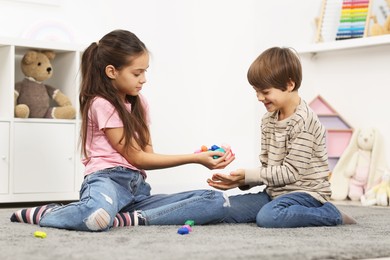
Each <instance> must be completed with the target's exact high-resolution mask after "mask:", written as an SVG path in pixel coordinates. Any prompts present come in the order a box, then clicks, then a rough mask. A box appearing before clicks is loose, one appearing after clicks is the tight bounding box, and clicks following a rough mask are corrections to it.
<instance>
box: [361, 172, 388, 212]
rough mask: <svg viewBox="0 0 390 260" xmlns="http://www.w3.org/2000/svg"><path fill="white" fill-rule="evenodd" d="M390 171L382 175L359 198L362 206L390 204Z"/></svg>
mask: <svg viewBox="0 0 390 260" xmlns="http://www.w3.org/2000/svg"><path fill="white" fill-rule="evenodd" d="M389 199H390V171H389V170H387V171H385V173H384V174H383V176H382V181H381V182H380V183H379V184H377V185H375V186H374V187H372V188H371V189H369V190H368V191H367V192H366V193H365V194H364V195H363V196H362V197H361V198H360V201H361V202H362V205H363V206H373V205H379V206H388V205H389V204H390V201H389Z"/></svg>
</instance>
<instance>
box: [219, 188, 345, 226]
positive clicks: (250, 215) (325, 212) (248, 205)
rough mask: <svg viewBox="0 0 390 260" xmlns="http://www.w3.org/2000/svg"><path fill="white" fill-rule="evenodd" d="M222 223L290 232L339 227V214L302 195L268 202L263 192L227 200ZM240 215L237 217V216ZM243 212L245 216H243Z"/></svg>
mask: <svg viewBox="0 0 390 260" xmlns="http://www.w3.org/2000/svg"><path fill="white" fill-rule="evenodd" d="M229 199H230V205H231V207H230V208H229V209H228V211H229V213H228V216H227V217H226V218H225V220H224V222H227V223H247V222H254V220H256V224H257V225H258V226H259V227H268V228H294V227H313V226H336V225H340V224H342V216H341V213H340V211H339V210H338V209H337V208H336V207H335V206H334V205H333V204H332V203H330V202H326V203H324V204H323V203H321V202H319V201H318V200H316V199H315V198H313V197H312V196H311V195H309V194H307V193H304V192H292V193H289V194H285V195H281V196H278V197H277V198H275V199H273V200H271V198H270V197H269V196H268V194H267V193H266V192H260V193H258V194H244V195H237V196H231V197H229ZM240 212H241V214H240ZM244 212H245V214H244Z"/></svg>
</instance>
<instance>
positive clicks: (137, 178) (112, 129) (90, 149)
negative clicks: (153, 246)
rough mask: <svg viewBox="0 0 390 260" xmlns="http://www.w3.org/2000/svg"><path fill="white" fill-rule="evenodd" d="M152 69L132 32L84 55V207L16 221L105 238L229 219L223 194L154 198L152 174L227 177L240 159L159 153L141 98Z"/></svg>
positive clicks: (28, 213) (53, 209)
mask: <svg viewBox="0 0 390 260" xmlns="http://www.w3.org/2000/svg"><path fill="white" fill-rule="evenodd" d="M148 67H149V53H148V50H147V48H146V47H145V45H144V43H143V42H141V41H140V40H139V39H138V38H137V36H136V35H134V34H133V33H131V32H129V31H125V30H115V31H112V32H110V33H108V34H107V35H105V36H104V37H103V38H102V39H101V40H100V41H99V42H97V43H92V44H91V45H90V46H89V47H88V48H87V49H86V50H85V52H84V53H83V56H82V63H81V72H82V82H81V91H80V97H79V101H80V109H81V116H82V128H81V138H82V152H83V155H84V159H83V164H84V165H85V173H84V175H85V177H84V182H83V184H82V186H81V190H80V201H78V202H74V203H70V204H68V205H65V206H61V205H58V204H49V205H44V206H41V207H35V208H30V209H23V210H19V211H17V212H15V213H14V214H13V215H12V217H11V221H13V222H26V223H31V224H39V225H40V226H42V227H56V228H63V229H72V230H82V231H105V230H108V229H109V228H111V227H115V226H128V225H173V224H176V225H180V224H183V223H184V222H185V221H186V220H188V219H192V220H194V221H195V223H197V224H209V223H217V222H220V221H221V220H222V219H223V218H224V216H225V214H226V212H227V209H226V208H227V207H228V206H229V203H228V200H227V198H225V196H224V195H223V193H221V192H216V191H211V190H198V191H190V192H183V193H178V194H172V195H150V189H151V188H150V186H149V184H148V183H146V182H145V179H146V172H145V170H152V169H160V168H167V167H175V166H179V165H183V164H189V163H198V164H201V165H203V166H205V167H207V168H209V169H222V168H224V167H226V166H227V165H228V164H229V163H231V162H232V161H233V160H234V155H231V154H230V153H229V151H228V152H226V153H221V152H217V151H209V152H204V153H195V154H186V155H162V154H156V153H154V152H153V146H152V142H151V136H150V132H149V128H148V123H149V117H148V105H147V102H146V101H145V99H144V98H143V96H142V95H141V94H140V91H141V90H142V86H143V84H144V83H145V82H146V78H145V73H146V70H147V68H148ZM213 156H217V157H219V158H217V159H214V158H213ZM228 156H229V157H228Z"/></svg>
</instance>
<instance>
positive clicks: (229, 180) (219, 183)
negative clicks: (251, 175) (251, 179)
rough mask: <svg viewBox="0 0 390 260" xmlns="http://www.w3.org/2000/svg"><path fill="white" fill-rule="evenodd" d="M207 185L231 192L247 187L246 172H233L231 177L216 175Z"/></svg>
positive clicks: (240, 170) (241, 170) (208, 180)
mask: <svg viewBox="0 0 390 260" xmlns="http://www.w3.org/2000/svg"><path fill="white" fill-rule="evenodd" d="M207 183H208V184H209V185H210V186H211V187H214V188H216V189H219V190H229V189H234V188H237V187H240V186H244V185H245V171H244V170H243V169H239V170H236V171H233V172H231V173H230V174H229V175H226V174H222V173H215V174H213V176H212V177H211V179H207Z"/></svg>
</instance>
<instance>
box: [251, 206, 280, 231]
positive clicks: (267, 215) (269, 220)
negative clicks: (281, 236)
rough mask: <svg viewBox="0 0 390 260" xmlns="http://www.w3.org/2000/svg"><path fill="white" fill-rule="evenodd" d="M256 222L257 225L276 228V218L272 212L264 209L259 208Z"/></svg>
mask: <svg viewBox="0 0 390 260" xmlns="http://www.w3.org/2000/svg"><path fill="white" fill-rule="evenodd" d="M256 224H257V226H258V227H264V228H278V227H280V226H279V225H278V220H277V218H276V217H275V215H274V214H272V212H267V211H265V210H262V209H261V210H260V211H259V213H257V216H256Z"/></svg>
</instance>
